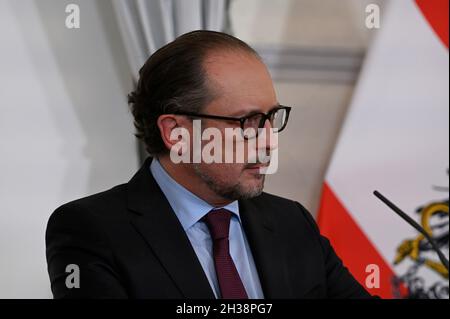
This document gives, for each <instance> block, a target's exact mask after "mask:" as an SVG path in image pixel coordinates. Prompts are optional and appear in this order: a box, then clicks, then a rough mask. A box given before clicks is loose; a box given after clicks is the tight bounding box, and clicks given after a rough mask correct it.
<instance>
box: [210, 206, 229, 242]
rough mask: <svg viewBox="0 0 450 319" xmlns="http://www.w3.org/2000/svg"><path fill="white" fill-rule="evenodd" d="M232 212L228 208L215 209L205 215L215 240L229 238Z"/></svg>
mask: <svg viewBox="0 0 450 319" xmlns="http://www.w3.org/2000/svg"><path fill="white" fill-rule="evenodd" d="M231 214H232V213H231V212H230V211H228V210H226V209H223V208H221V209H215V210H212V211H210V212H209V213H208V214H206V215H205V217H203V220H204V221H205V223H206V225H207V226H208V228H209V232H210V234H211V237H212V239H213V240H217V239H223V238H228V232H229V229H230V220H231Z"/></svg>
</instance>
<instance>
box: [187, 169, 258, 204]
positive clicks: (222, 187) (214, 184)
mask: <svg viewBox="0 0 450 319" xmlns="http://www.w3.org/2000/svg"><path fill="white" fill-rule="evenodd" d="M193 168H194V172H195V174H196V175H197V176H198V177H200V178H201V179H202V181H204V182H205V183H206V185H207V186H208V187H209V189H211V190H212V191H213V192H214V193H216V194H217V195H218V196H221V197H223V198H226V199H229V200H239V199H249V198H253V197H256V196H259V195H261V193H262V192H263V188H264V181H265V177H266V176H265V175H263V174H261V175H259V177H258V178H259V179H261V183H260V184H259V185H257V186H247V187H246V186H245V185H243V184H242V183H241V182H237V183H235V184H233V185H227V184H225V183H222V182H220V181H217V179H215V178H214V177H212V176H211V175H209V174H208V173H207V172H205V171H203V170H202V169H201V167H200V165H199V164H197V163H194V164H193Z"/></svg>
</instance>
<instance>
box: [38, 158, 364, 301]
mask: <svg viewBox="0 0 450 319" xmlns="http://www.w3.org/2000/svg"><path fill="white" fill-rule="evenodd" d="M150 162H151V159H150V158H149V159H147V161H146V162H145V164H144V165H143V166H142V168H141V169H140V170H139V171H138V172H137V173H136V174H135V176H134V177H133V178H132V179H131V180H130V181H129V182H128V183H127V184H123V185H119V186H116V187H114V188H112V189H110V190H108V191H105V192H103V193H99V194H96V195H92V196H89V197H86V198H83V199H79V200H76V201H73V202H70V203H68V204H65V205H63V206H61V207H59V208H58V209H57V210H56V211H55V212H54V213H53V214H52V216H51V217H50V220H49V222H48V226H47V233H46V245H47V262H48V272H49V274H50V281H51V288H52V291H53V295H54V297H55V298H63V297H69V298H73V297H81V298H214V294H213V292H212V290H211V287H210V285H209V283H208V280H207V277H206V275H205V274H204V272H203V269H202V266H201V265H200V262H199V261H198V259H197V256H196V254H195V251H194V250H193V248H192V246H191V244H190V242H189V239H188V237H187V235H186V233H185V232H184V230H183V228H182V226H181V224H180V222H179V221H178V219H177V217H176V215H175V213H174V212H173V211H172V209H171V207H170V205H169V203H168V201H167V199H166V198H165V196H164V194H163V193H162V191H161V190H160V188H159V186H158V184H157V183H156V181H155V180H154V179H153V176H152V174H151V172H150V170H149V165H150ZM239 211H240V215H241V220H242V224H243V228H244V231H245V233H246V236H247V238H248V240H249V244H250V247H251V250H252V254H253V257H254V260H255V264H256V268H257V271H258V274H259V278H260V281H261V286H262V289H263V292H264V296H265V297H266V298H368V297H370V295H369V294H368V293H367V292H366V290H365V289H364V288H363V287H362V286H361V285H360V284H359V283H358V282H357V281H356V280H355V279H354V278H353V277H352V275H351V274H350V273H349V272H348V271H347V269H346V268H345V267H344V266H343V265H342V262H341V260H340V259H339V258H338V256H337V255H336V254H335V252H334V251H333V249H332V247H331V246H330V243H329V242H328V240H327V239H326V238H324V237H322V236H321V235H320V234H319V230H318V228H317V226H316V224H315V222H314V220H313V218H312V217H311V215H310V214H309V213H308V212H307V211H306V210H305V208H303V207H302V206H301V205H300V204H299V203H297V202H294V201H291V200H288V199H283V198H281V197H277V196H274V195H270V194H267V193H263V194H262V195H260V196H258V197H255V198H253V199H249V200H240V201H239ZM68 264H76V265H78V266H79V269H80V287H79V288H72V289H68V288H67V287H66V284H65V282H66V278H67V276H68V275H69V273H66V266H67V265H68Z"/></svg>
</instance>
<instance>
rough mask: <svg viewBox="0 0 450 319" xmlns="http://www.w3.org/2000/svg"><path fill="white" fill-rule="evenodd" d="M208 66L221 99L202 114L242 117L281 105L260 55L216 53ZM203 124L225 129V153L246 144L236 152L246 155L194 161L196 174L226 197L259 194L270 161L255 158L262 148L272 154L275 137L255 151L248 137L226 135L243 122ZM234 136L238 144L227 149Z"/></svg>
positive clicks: (209, 80)
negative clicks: (225, 160) (219, 160)
mask: <svg viewBox="0 0 450 319" xmlns="http://www.w3.org/2000/svg"><path fill="white" fill-rule="evenodd" d="M204 67H205V70H206V73H207V77H208V82H209V83H211V85H212V87H213V90H214V91H215V92H216V94H217V98H216V99H215V100H214V101H213V102H212V103H210V104H209V105H207V106H206V107H205V108H204V109H203V110H202V113H204V114H211V115H220V116H230V117H242V116H245V115H248V114H249V113H252V112H255V111H256V112H263V113H267V112H268V111H270V110H271V109H273V108H274V107H275V106H276V105H277V104H278V102H277V99H276V94H275V90H274V88H273V83H272V80H271V77H270V75H269V73H268V71H267V69H266V67H265V65H264V64H263V63H262V62H261V61H260V60H259V59H257V58H256V57H254V56H252V55H250V54H248V53H242V52H220V53H212V54H210V55H209V56H208V57H207V58H206V60H205V64H204ZM201 123H202V130H204V129H205V128H208V127H215V128H218V129H219V130H220V131H221V133H222V143H221V144H222V145H221V146H222V154H225V153H227V152H230V151H231V152H234V153H236V151H237V149H239V148H240V147H238V145H237V144H240V145H239V146H241V147H242V146H243V147H242V148H241V149H244V152H243V154H234V155H235V156H236V155H242V156H243V159H244V161H240V162H236V160H234V161H233V163H223V162H222V163H210V164H206V163H204V162H203V161H202V163H200V164H192V166H191V168H192V169H193V172H194V174H196V175H197V176H199V177H200V178H201V179H202V180H203V182H205V183H206V184H207V185H208V186H209V188H210V189H211V190H213V191H214V192H215V193H216V194H217V195H219V196H221V197H223V198H226V199H230V200H235V199H240V198H250V197H254V196H257V195H259V194H260V193H261V192H262V190H263V187H264V178H265V175H264V174H261V173H260V168H262V167H264V166H267V165H268V164H267V163H266V164H261V163H258V161H257V160H256V163H255V159H257V151H258V150H259V151H263V153H265V154H266V153H267V154H268V155H269V154H270V152H269V150H270V148H273V147H274V145H273V144H270V143H273V139H272V141H270V140H267V141H264V142H262V143H259V142H258V143H256V144H257V145H256V147H253V150H252V148H249V147H248V144H249V141H248V140H241V141H236V140H234V138H233V137H232V136H231V137H230V136H227V135H226V134H225V129H226V128H233V129H234V128H239V127H240V123H239V122H237V121H236V122H233V121H223V120H215V119H202V122H201ZM265 128H266V129H267V130H266V132H269V129H270V123H269V122H268V121H266V123H265ZM268 136H270V135H268ZM230 138H231V145H234V147H232V149H230V148H228V149H225V145H226V143H227V140H228V142H230ZM211 140H212V139H211ZM233 140H234V141H233ZM253 142H255V140H254V141H253ZM207 143H208V141H204V142H203V145H202V146H204V145H205V144H207ZM250 143H251V142H250ZM242 144H243V145H242ZM228 145H230V144H228ZM235 159H236V157H235Z"/></svg>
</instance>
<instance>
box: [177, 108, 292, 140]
mask: <svg viewBox="0 0 450 319" xmlns="http://www.w3.org/2000/svg"><path fill="white" fill-rule="evenodd" d="M290 112H291V107H290V106H285V105H279V106H278V107H276V108H274V109H272V110H270V111H269V112H267V113H262V112H257V113H251V114H249V115H246V116H243V117H230V116H220V115H211V114H201V113H194V112H176V113H174V114H177V115H186V116H191V117H199V118H208V119H215V120H224V121H238V122H239V123H240V124H241V129H242V135H243V137H244V139H249V138H255V137H257V136H258V133H259V129H262V128H264V125H265V123H266V121H267V120H269V122H270V125H271V127H272V129H273V132H274V133H279V132H281V131H282V130H284V128H285V127H286V125H287V122H288V119H289V113H290Z"/></svg>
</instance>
